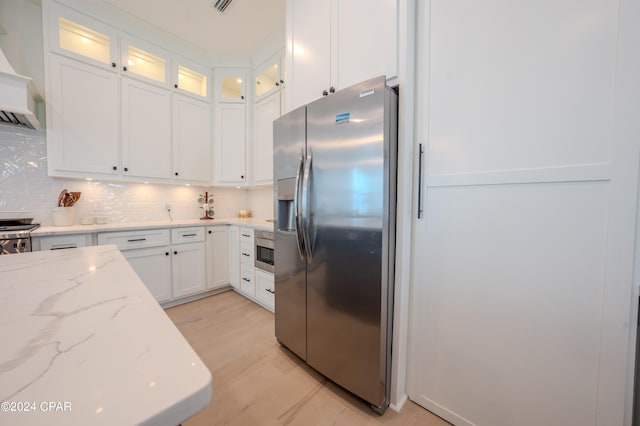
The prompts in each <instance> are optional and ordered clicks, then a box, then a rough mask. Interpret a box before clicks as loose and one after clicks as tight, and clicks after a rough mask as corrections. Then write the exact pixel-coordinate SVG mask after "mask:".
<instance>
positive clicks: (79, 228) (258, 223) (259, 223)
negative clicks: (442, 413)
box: [31, 218, 273, 237]
mask: <svg viewBox="0 0 640 426" xmlns="http://www.w3.org/2000/svg"><path fill="white" fill-rule="evenodd" d="M216 225H238V226H247V227H250V228H254V229H259V230H264V231H273V222H268V221H267V220H266V219H260V218H246V219H239V218H227V219H213V220H200V219H190V220H189V219H187V220H173V221H169V220H162V221H148V222H119V223H107V224H104V225H71V226H42V227H40V228H38V229H36V230H34V231H32V232H31V236H32V237H48V236H52V235H65V234H86V233H94V232H111V231H126V230H129V229H144V228H149V229H151V228H176V227H187V226H216Z"/></svg>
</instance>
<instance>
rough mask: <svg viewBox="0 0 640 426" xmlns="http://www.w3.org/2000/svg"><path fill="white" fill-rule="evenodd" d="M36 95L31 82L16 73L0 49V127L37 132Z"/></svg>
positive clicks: (38, 126)
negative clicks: (12, 127)
mask: <svg viewBox="0 0 640 426" xmlns="http://www.w3.org/2000/svg"><path fill="white" fill-rule="evenodd" d="M37 93H38V91H37V89H36V86H35V83H34V82H33V80H32V79H31V78H29V77H25V76H23V75H20V74H18V73H16V72H15V70H14V69H13V67H12V66H11V64H10V63H9V61H8V60H7V58H6V56H4V53H3V52H2V49H0V125H9V126H16V127H21V128H27V129H34V130H39V129H40V122H39V121H38V119H37V118H36V115H35V112H34V111H35V107H36V95H37Z"/></svg>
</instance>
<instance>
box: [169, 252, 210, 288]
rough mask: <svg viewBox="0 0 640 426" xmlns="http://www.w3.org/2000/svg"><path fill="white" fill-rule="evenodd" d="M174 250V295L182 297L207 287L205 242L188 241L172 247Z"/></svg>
mask: <svg viewBox="0 0 640 426" xmlns="http://www.w3.org/2000/svg"><path fill="white" fill-rule="evenodd" d="M171 249H172V251H173V253H172V254H173V257H172V266H173V296H174V297H182V296H188V295H190V294H194V293H199V292H202V291H204V290H205V289H206V278H205V270H206V266H205V244H204V243H188V244H177V245H174V246H172V247H171Z"/></svg>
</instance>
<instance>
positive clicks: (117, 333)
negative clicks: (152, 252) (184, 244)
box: [0, 245, 212, 426]
mask: <svg viewBox="0 0 640 426" xmlns="http://www.w3.org/2000/svg"><path fill="white" fill-rule="evenodd" d="M0 330H1V331H2V344H0V403H1V404H2V406H1V408H2V409H1V410H0V424H11V425H29V426H33V425H83V426H84V425H125V424H127V425H129V424H130V425H133V424H154V425H155V424H159V425H177V424H180V423H181V422H182V421H184V420H185V419H187V418H189V417H190V416H192V415H193V414H195V413H197V412H198V411H200V410H201V409H202V408H204V407H205V406H206V405H207V404H208V403H209V401H210V400H211V392H212V391H211V387H212V385H211V373H210V372H209V370H208V369H207V367H206V366H205V365H204V363H203V362H202V361H201V360H200V358H199V357H198V355H197V354H196V353H195V352H194V351H193V349H192V348H191V346H190V345H189V344H188V343H187V341H186V340H185V339H184V337H183V336H182V334H180V332H179V331H178V329H177V328H176V327H175V326H174V324H173V323H172V322H171V320H170V319H169V318H168V317H167V315H166V314H165V313H164V311H163V310H162V309H161V308H160V306H159V305H158V303H157V302H156V300H155V299H154V298H153V296H152V295H151V294H150V293H149V291H148V290H147V289H146V287H145V286H144V284H143V283H142V281H140V279H139V278H138V276H137V275H136V274H135V272H134V271H133V269H131V267H130V266H129V264H128V263H127V261H126V260H125V258H124V257H123V256H122V254H120V251H119V250H118V249H117V248H116V246H113V245H108V246H94V247H85V248H80V249H70V250H58V251H43V252H33V253H24V254H12V255H6V256H0Z"/></svg>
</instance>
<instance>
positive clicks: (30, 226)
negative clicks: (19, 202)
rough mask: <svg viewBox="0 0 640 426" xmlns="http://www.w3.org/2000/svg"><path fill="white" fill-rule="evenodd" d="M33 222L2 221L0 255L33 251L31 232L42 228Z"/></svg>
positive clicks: (28, 219) (29, 219)
mask: <svg viewBox="0 0 640 426" xmlns="http://www.w3.org/2000/svg"><path fill="white" fill-rule="evenodd" d="M32 220H33V218H26V219H0V255H2V254H13V253H26V252H30V251H31V231H33V230H34V229H36V228H38V227H39V226H40V224H38V223H31V221H32Z"/></svg>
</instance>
